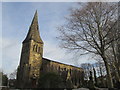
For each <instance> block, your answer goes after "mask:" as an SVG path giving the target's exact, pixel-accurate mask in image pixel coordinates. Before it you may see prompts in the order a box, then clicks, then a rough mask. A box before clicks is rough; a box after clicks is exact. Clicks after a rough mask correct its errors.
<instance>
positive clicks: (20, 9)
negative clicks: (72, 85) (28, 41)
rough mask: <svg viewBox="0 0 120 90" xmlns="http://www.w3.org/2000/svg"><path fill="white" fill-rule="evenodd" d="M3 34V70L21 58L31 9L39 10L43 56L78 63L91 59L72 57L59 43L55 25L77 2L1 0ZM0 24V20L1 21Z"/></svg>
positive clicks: (60, 23)
mask: <svg viewBox="0 0 120 90" xmlns="http://www.w3.org/2000/svg"><path fill="white" fill-rule="evenodd" d="M1 5H2V8H0V10H2V18H1V17H0V20H1V19H2V27H0V28H2V35H0V36H1V37H0V44H1V45H2V46H0V49H1V50H2V52H0V57H1V58H2V64H0V67H1V66H2V69H3V71H4V72H5V73H6V74H10V73H11V72H13V71H14V70H15V69H17V66H18V65H19V62H20V56H21V49H22V41H23V40H24V39H25V37H26V35H27V33H28V29H29V26H30V24H31V21H32V19H33V16H34V13H35V11H36V10H37V11H38V22H39V31H40V36H41V38H42V40H43V42H44V49H43V57H45V58H48V59H51V60H53V61H58V62H61V63H65V64H70V65H75V66H79V65H80V64H81V63H85V62H93V60H90V58H88V57H83V56H81V57H80V58H79V59H76V58H73V56H74V54H73V53H68V52H66V50H65V49H62V48H60V47H59V40H58V39H57V38H56V37H57V36H58V35H59V32H58V31H57V27H59V26H61V25H63V24H64V23H65V22H66V21H65V17H66V16H68V15H69V14H70V11H69V9H70V8H72V7H73V8H74V7H77V5H78V4H77V3H76V2H3V3H2V4H1V3H0V6H1ZM0 24H1V22H0Z"/></svg>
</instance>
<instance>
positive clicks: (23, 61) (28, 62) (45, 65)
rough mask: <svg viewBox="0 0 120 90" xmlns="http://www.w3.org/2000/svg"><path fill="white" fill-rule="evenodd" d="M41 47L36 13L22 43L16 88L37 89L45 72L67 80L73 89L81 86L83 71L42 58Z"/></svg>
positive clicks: (42, 43)
mask: <svg viewBox="0 0 120 90" xmlns="http://www.w3.org/2000/svg"><path fill="white" fill-rule="evenodd" d="M43 46H44V42H43V41H42V39H41V37H40V33H39V25H38V15H37V11H36V12H35V15H34V18H33V20H32V23H31V26H30V28H29V31H28V34H27V36H26V38H25V40H24V41H23V42H22V51H21V58H20V64H19V66H18V72H17V88H38V87H37V84H38V80H39V77H40V75H42V74H43V73H47V72H54V73H57V74H58V75H60V76H61V77H65V78H64V79H65V81H67V80H69V81H70V82H71V83H72V85H73V86H74V88H75V87H78V86H81V85H82V81H83V69H82V68H79V67H75V66H72V65H67V64H63V63H60V62H56V61H52V60H49V59H47V58H44V57H43ZM61 88H62V87H61ZM68 88H69V87H68Z"/></svg>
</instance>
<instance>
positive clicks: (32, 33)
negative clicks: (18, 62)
mask: <svg viewBox="0 0 120 90" xmlns="http://www.w3.org/2000/svg"><path fill="white" fill-rule="evenodd" d="M29 40H34V41H36V42H39V43H43V41H42V39H41V38H40V33H39V25H38V14H37V10H36V12H35V15H34V18H33V20H32V23H31V26H30V28H29V31H28V34H27V37H26V38H25V40H24V41H23V43H24V42H28V41H29Z"/></svg>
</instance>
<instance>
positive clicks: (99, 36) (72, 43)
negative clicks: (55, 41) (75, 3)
mask: <svg viewBox="0 0 120 90" xmlns="http://www.w3.org/2000/svg"><path fill="white" fill-rule="evenodd" d="M79 5H81V4H79ZM117 15H118V14H117V4H116V3H105V2H104V3H103V2H91V3H90V2H89V3H87V4H86V3H85V4H84V5H83V7H82V8H76V9H73V10H71V14H70V16H69V17H68V18H67V23H66V24H65V25H63V26H61V27H60V28H59V31H60V36H59V38H60V40H61V41H62V42H61V45H62V47H63V48H66V49H69V50H72V51H77V52H80V53H81V54H82V55H86V54H90V53H92V54H95V55H99V56H100V57H101V58H102V60H103V61H104V64H105V67H106V71H107V78H108V87H109V88H113V82H112V77H111V72H110V66H109V63H108V59H107V57H106V51H107V50H108V49H109V47H110V44H111V43H112V42H113V41H116V40H117V39H118V37H114V36H113V37H111V38H109V39H108V37H109V36H110V35H111V32H112V30H113V29H112V28H113V26H114V25H115V24H116V23H115V22H116V21H117V19H118V18H117ZM111 22H112V24H111ZM113 23H114V24H113Z"/></svg>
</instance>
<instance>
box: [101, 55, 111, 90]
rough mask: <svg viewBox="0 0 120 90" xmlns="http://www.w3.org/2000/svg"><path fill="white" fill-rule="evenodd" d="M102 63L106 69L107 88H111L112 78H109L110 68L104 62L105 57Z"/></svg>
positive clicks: (105, 61)
mask: <svg viewBox="0 0 120 90" xmlns="http://www.w3.org/2000/svg"><path fill="white" fill-rule="evenodd" d="M102 58H103V61H104V63H105V67H106V71H107V84H108V88H113V81H112V76H111V72H110V66H109V64H108V62H107V60H106V57H105V56H103V57H102Z"/></svg>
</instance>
